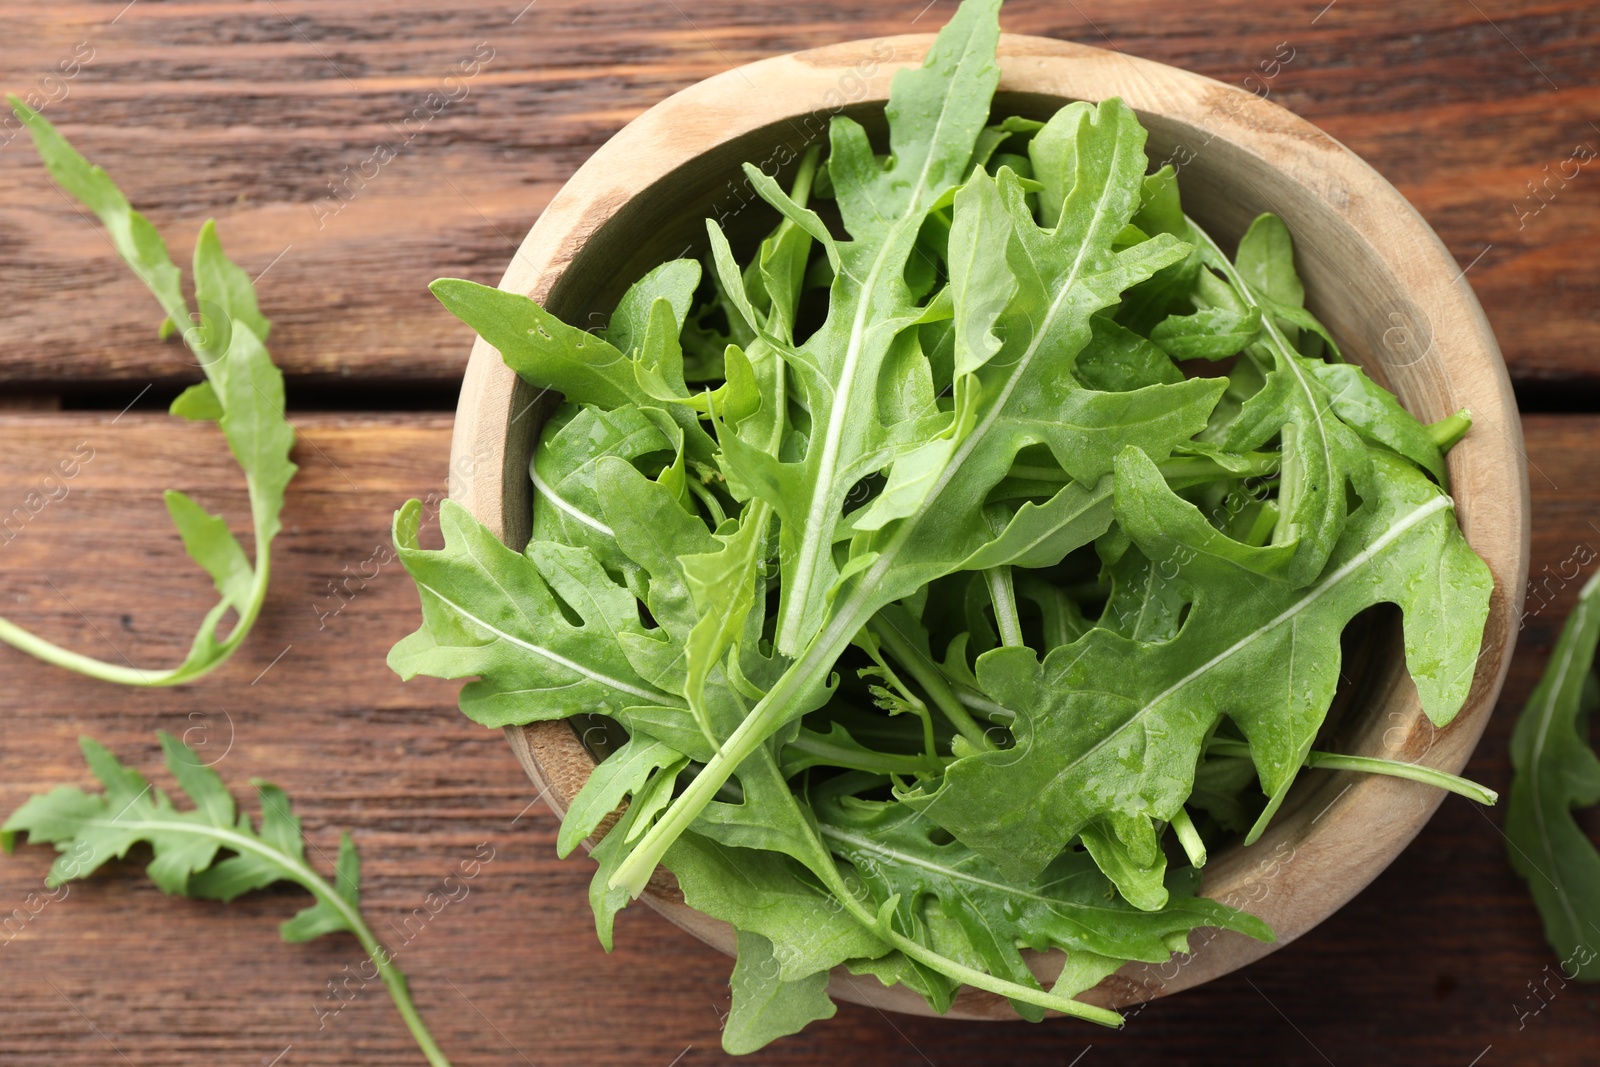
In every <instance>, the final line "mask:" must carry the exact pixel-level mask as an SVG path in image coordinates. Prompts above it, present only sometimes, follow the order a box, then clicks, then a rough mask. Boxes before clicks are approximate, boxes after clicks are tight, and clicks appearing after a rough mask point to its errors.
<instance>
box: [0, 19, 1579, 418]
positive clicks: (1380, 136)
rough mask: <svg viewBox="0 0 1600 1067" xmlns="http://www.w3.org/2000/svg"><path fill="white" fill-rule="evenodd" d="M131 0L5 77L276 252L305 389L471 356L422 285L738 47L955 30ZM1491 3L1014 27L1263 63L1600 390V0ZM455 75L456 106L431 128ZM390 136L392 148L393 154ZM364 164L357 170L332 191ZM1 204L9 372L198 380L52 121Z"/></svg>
mask: <svg viewBox="0 0 1600 1067" xmlns="http://www.w3.org/2000/svg"><path fill="white" fill-rule="evenodd" d="M123 3H124V0H105V2H96V3H88V2H82V0H77V2H70V3H64V4H57V5H50V6H48V7H40V6H28V5H15V6H13V7H10V8H7V9H6V10H5V11H4V12H3V13H0V33H3V34H4V39H5V40H6V42H7V59H8V62H7V65H6V75H5V79H4V82H5V87H6V88H9V89H13V90H16V91H18V92H21V93H23V94H24V95H26V94H27V93H29V92H33V93H34V94H36V95H35V99H36V101H39V102H43V103H44V104H45V113H46V115H47V116H49V117H50V118H52V119H53V120H55V121H58V122H59V123H61V124H62V125H63V127H64V128H65V129H66V130H67V132H68V133H69V134H70V135H71V136H72V137H73V138H74V139H75V140H76V141H77V142H78V143H79V144H80V145H81V147H83V148H84V149H85V150H86V151H87V152H89V153H90V154H91V155H92V156H93V158H95V159H97V160H99V161H101V162H102V163H104V164H105V165H106V166H107V167H108V168H109V169H110V170H111V171H112V173H113V174H114V175H115V176H116V177H117V178H118V179H119V181H121V182H122V183H123V184H124V185H125V187H126V188H127V190H128V192H129V194H130V196H131V197H132V198H133V200H134V201H135V203H137V204H138V205H140V206H142V207H144V208H146V209H148V211H149V213H150V214H151V216H152V218H153V219H154V220H155V221H156V222H157V224H158V225H160V226H161V227H162V228H163V229H164V231H165V232H166V233H167V234H168V236H169V237H170V238H171V242H172V246H173V248H174V250H175V252H176V254H177V255H178V257H179V259H180V260H183V259H186V258H187V254H188V248H189V246H190V243H191V242H192V239H193V235H194V233H195V231H196V230H197V229H198V226H199V224H200V223H201V222H202V221H203V220H204V219H205V218H206V217H208V216H216V217H217V218H218V219H219V227H220V232H221V234H222V237H223V240H224V242H225V244H226V245H227V247H228V248H229V250H230V251H231V252H232V253H233V254H234V255H235V256H236V257H237V258H238V259H239V260H240V262H242V263H243V264H244V265H245V266H246V268H247V269H249V270H250V271H251V272H252V273H258V272H261V271H263V270H268V268H270V270H269V271H268V273H267V274H266V276H265V277H264V278H263V279H262V292H263V300H264V305H265V307H266V310H267V311H268V313H269V314H270V315H272V316H273V318H274V319H275V321H276V323H277V329H276V331H275V333H274V338H273V347H274V351H275V354H276V356H277V358H278V359H279V361H280V362H281V363H282V365H283V366H284V368H285V370H286V372H287V373H288V374H289V376H290V377H291V380H293V381H294V382H296V383H299V384H302V385H316V384H323V385H330V384H334V383H340V382H348V381H349V380H350V378H351V377H352V376H355V375H360V376H361V381H362V382H363V383H377V382H383V381H387V382H391V383H393V382H413V383H415V382H440V383H445V382H453V381H455V380H456V379H457V378H458V377H459V374H460V371H461V368H462V366H463V365H464V363H465V359H466V354H467V351H468V348H469V347H470V344H469V340H470V339H469V335H468V333H467V331H466V330H465V329H464V328H461V327H460V326H459V325H457V324H456V323H455V322H454V321H453V320H452V319H450V317H449V316H448V315H446V314H444V313H443V312H442V311H441V310H440V309H439V308H438V307H437V306H436V305H435V304H434V302H433V300H432V299H431V297H429V296H428V294H427V292H426V290H425V288H424V286H425V285H426V284H427V282H428V281H430V280H432V279H433V278H435V277H437V276H440V275H463V276H467V277H471V278H474V279H478V280H483V281H493V280H495V279H497V278H498V277H499V275H500V273H501V272H502V270H503V269H504V267H505V264H506V262H507V260H508V259H509V257H510V256H511V254H512V252H513V250H514V248H515V245H516V243H517V242H518V241H520V240H521V238H522V235H523V234H524V233H525V232H526V231H527V229H528V227H529V226H530V225H531V224H532V222H533V220H534V219H535V218H537V217H538V215H539V212H540V211H541V210H542V209H543V207H544V205H545V204H546V203H547V202H548V201H549V199H550V197H551V196H552V195H553V194H554V192H555V190H556V189H558V188H559V187H560V185H561V183H562V182H563V181H564V180H565V179H566V177H567V176H568V175H570V174H571V173H572V171H573V170H574V169H575V168H576V167H577V166H578V164H579V163H581V162H582V161H583V159H584V158H586V157H587V156H588V155H589V154H590V152H592V151H593V149H594V148H595V147H596V146H597V145H598V144H600V143H601V142H603V141H604V140H605V139H606V138H607V137H609V136H610V135H611V134H612V133H613V132H615V131H616V130H617V129H618V128H619V127H620V126H621V125H622V124H623V123H625V122H626V121H628V120H629V119H630V118H632V117H633V116H634V115H636V114H638V113H639V112H640V111H642V110H643V109H645V108H646V107H648V106H650V105H651V104H652V103H654V102H655V101H657V100H659V99H661V98H662V97H663V96H665V95H667V94H668V93H671V92H673V91H675V90H676V89H679V88H682V87H683V86H684V85H687V84H689V83H691V82H693V81H695V80H698V79H700V78H703V77H706V76H708V75H710V74H714V73H716V72H718V71H721V70H724V69H726V68H727V67H728V66H730V65H732V64H736V63H742V62H747V61H749V60H752V59H756V58H760V57H763V56H767V55H771V54H773V53H776V52H782V51H789V50H793V49H797V48H805V47H812V46H816V45H822V44H827V43H831V42H835V41H839V40H844V39H850V38H860V37H875V36H882V35H889V34H897V33H903V32H907V31H908V30H915V29H919V28H932V27H933V26H935V25H937V23H938V22H939V21H940V20H941V19H942V18H943V17H944V14H945V10H944V9H948V7H949V5H948V4H946V5H940V6H936V7H934V8H933V9H932V10H930V11H927V12H926V14H925V15H923V16H920V17H918V11H919V9H921V8H922V5H921V4H908V5H905V6H904V7H903V8H902V7H901V6H900V5H875V6H873V7H872V8H870V9H868V10H862V9H861V7H860V5H850V4H844V3H841V2H838V0H826V2H823V3H818V4H810V5H806V6H805V7H804V8H796V7H794V6H793V5H790V4H779V3H776V2H775V0H755V2H741V3H731V2H729V0H708V2H706V3H700V4H696V5H694V8H693V10H692V12H686V9H682V6H681V5H675V4H662V3H658V2H655V0H615V2H610V3H607V4H605V5H603V6H602V5H591V4H583V3H575V2H571V0H568V2H561V0H555V2H552V0H542V2H540V3H538V4H536V5H530V6H528V7H527V8H522V5H521V4H520V3H518V2H516V0H509V2H507V3H505V4H491V5H484V4H481V3H477V2H469V0H403V2H399V3H394V4H389V5H385V6H384V7H383V8H381V9H378V10H373V9H371V8H367V7H360V6H350V5H336V4H333V3H330V2H328V0H284V2H282V3H273V4H265V5H263V4H242V3H231V2H221V0H216V2H187V3H163V4H155V3H148V2H146V3H137V4H135V5H132V6H131V7H129V8H128V9H127V10H126V11H124V12H122V14H121V15H120V16H118V13H119V11H121V10H122V8H123ZM1480 7H1481V5H1480ZM1493 7H1494V9H1493V10H1492V11H1491V10H1489V8H1487V7H1482V8H1481V10H1480V8H1477V7H1474V6H1473V5H1470V4H1466V5H1463V4H1458V3H1453V2H1446V0H1430V2H1427V3H1421V4H1406V5H1399V4H1388V5H1351V4H1338V5H1328V6H1327V8H1326V9H1324V5H1323V4H1322V3H1321V2H1320V0H1313V2H1310V3H1296V4H1292V5H1288V6H1284V7H1280V8H1278V9H1275V10H1273V11H1270V12H1269V11H1266V10H1264V9H1260V8H1259V7H1258V6H1256V5H1248V4H1243V3H1231V4H1220V5H1206V6H1205V7H1204V8H1203V9H1195V8H1193V7H1192V6H1188V5H1181V6H1173V5H1171V4H1165V3H1157V2H1155V0H1128V2H1123V3H1118V4H1105V3H1100V4H1071V5H1065V6H1062V5H1057V4H1052V3H1047V2H1045V0H1013V2H1012V3H1009V4H1008V5H1007V6H1006V10H1005V14H1004V24H1005V26H1006V28H1007V29H1008V30H1011V31H1013V32H1018V33H1036V34H1046V35H1051V36H1057V37H1064V38H1070V39H1074V40H1078V41H1081V42H1084V43H1088V44H1095V45H1100V46H1111V47H1116V48H1120V49H1123V50H1126V51H1128V52H1131V53H1134V54H1138V55H1143V56H1147V57H1150V58H1153V59H1158V60H1161V61H1164V62H1169V63H1175V64H1178V65H1181V66H1185V67H1188V68H1190V69H1193V70H1197V71H1199V72H1201V73H1204V74H1208V75H1211V76H1213V77H1216V78H1219V79H1221V80H1224V81H1227V82H1231V83H1235V84H1239V83H1244V82H1245V79H1246V78H1253V79H1254V80H1253V81H1251V82H1249V83H1248V84H1249V86H1250V87H1251V88H1252V89H1256V90H1257V91H1265V92H1268V93H1270V95H1271V96H1272V97H1273V98H1274V99H1277V100H1279V101H1281V102H1282V103H1283V104H1285V105H1286V106H1288V107H1290V108H1291V109H1293V110H1295V111H1298V112H1299V113H1301V114H1303V115H1305V116H1306V117H1307V118H1309V119H1311V120H1312V121H1314V122H1317V123H1318V124H1320V125H1321V126H1323V127H1324V128H1325V129H1327V130H1328V131H1329V132H1330V133H1332V134H1333V135H1334V136H1336V137H1338V138H1340V139H1341V140H1344V141H1345V142H1346V143H1348V144H1349V145H1351V147H1352V148H1354V149H1355V150H1356V151H1357V152H1358V153H1360V154H1362V155H1363V156H1364V157H1365V158H1367V159H1368V160H1369V161H1370V162H1371V163H1372V164H1373V165H1374V166H1376V167H1377V168H1378V169H1379V170H1380V171H1381V172H1383V173H1384V174H1385V175H1386V176H1388V177H1389V178H1390V179H1391V180H1392V181H1394V182H1395V183H1396V184H1397V185H1398V186H1399V187H1400V188H1401V190H1402V191H1403V192H1405V193H1406V194H1407V195H1408V196H1409V197H1410V198H1411V199H1412V200H1413V202H1414V203H1415V204H1416V205H1417V207H1418V208H1419V209H1420V210H1421V211H1422V213H1423V215H1424V216H1425V217H1427V218H1428V219H1429V221H1430V222H1432V223H1433V225H1434V226H1435V227H1436V228H1437V229H1438V231H1439V234H1440V236H1441V237H1442V238H1443V239H1444V241H1445V243H1446V245H1448V246H1449V248H1450V249H1451V250H1452V252H1453V253H1454V254H1455V255H1456V257H1457V259H1458V261H1459V262H1460V263H1461V265H1462V266H1463V267H1467V266H1469V265H1471V270H1470V271H1469V272H1468V274H1467V277H1468V279H1469V280H1470V281H1471V283H1472V284H1473V285H1474V287H1476V289H1477V290H1478V292H1479V294H1480V297H1481V298H1482V300H1483V302H1484V305H1485V307H1486V309H1487V310H1488V312H1489V316H1490V319H1491V321H1492V322H1493V323H1494V325H1495V327H1496V328H1497V330H1498V332H1499V336H1500V340H1501V344H1502V346H1503V347H1504V349H1505V351H1506V356H1507V359H1508V362H1509V363H1510V365H1511V367H1512V372H1513V374H1514V375H1515V376H1516V377H1517V379H1518V380H1519V381H1520V382H1522V383H1524V384H1527V385H1530V386H1532V387H1534V388H1536V389H1537V388H1542V389H1543V390H1544V391H1543V392H1542V393H1540V394H1539V395H1540V396H1541V397H1544V398H1550V397H1552V396H1556V394H1555V393H1554V392H1553V389H1554V387H1555V386H1558V385H1560V386H1566V385H1577V386H1582V387H1584V388H1593V387H1595V386H1597V385H1600V368H1597V366H1596V364H1595V362H1594V360H1593V359H1592V357H1591V355H1590V352H1591V349H1592V339H1593V336H1594V311H1593V309H1594V308H1595V307H1596V306H1597V305H1600V299H1597V297H1600V290H1597V286H1600V282H1597V281H1596V276H1595V273H1594V271H1593V269H1592V256H1591V254H1590V252H1589V250H1590V249H1591V248H1592V247H1593V242H1594V240H1595V238H1596V237H1597V236H1600V179H1596V177H1595V176H1594V175H1592V174H1590V173H1589V171H1590V170H1592V169H1593V167H1592V166H1587V167H1576V164H1574V163H1570V162H1569V163H1567V170H1568V171H1569V172H1571V171H1573V170H1574V168H1575V167H1576V173H1575V174H1574V175H1573V176H1571V177H1570V178H1563V177H1562V176H1561V171H1562V165H1563V163H1564V162H1566V161H1568V160H1570V159H1571V158H1572V153H1573V151H1574V149H1575V148H1576V146H1577V145H1579V144H1585V145H1587V146H1588V148H1589V149H1591V150H1600V131H1597V130H1596V129H1595V128H1594V127H1593V126H1591V125H1590V117H1591V116H1592V115H1594V114H1595V113H1596V111H1597V104H1600V88H1597V87H1596V85H1595V82H1594V79H1593V77H1592V72H1593V70H1594V69H1595V66H1596V63H1597V62H1600V13H1597V11H1596V9H1595V8H1594V7H1593V6H1592V5H1589V4H1586V3H1582V2H1580V0H1554V2H1537V0H1518V2H1516V3H1506V4H1497V5H1494V6H1493ZM1319 12H1320V14H1319ZM1491 17H1492V19H1493V21H1492V22H1491V21H1490V19H1491ZM691 19H692V21H691ZM80 42H81V44H80ZM1280 45H1284V46H1286V47H1287V48H1288V49H1289V50H1292V58H1291V59H1290V60H1289V61H1288V62H1287V63H1282V64H1280V65H1278V66H1276V67H1274V66H1272V65H1271V64H1272V62H1273V59H1274V56H1275V55H1277V56H1283V55H1288V54H1289V53H1288V52H1284V51H1281V50H1280V47H1279V46H1280ZM463 63H465V64H467V69H476V71H477V73H476V74H475V75H471V76H464V75H463V73H462V72H463V68H462V67H461V64H463ZM474 63H476V67H475V68H474V67H473V64H474ZM1263 63H1266V64H1268V70H1267V71H1263V70H1262V69H1261V65H1262V64H1263ZM63 64H65V66H63ZM63 71H73V72H75V73H73V74H72V76H70V77H69V76H66V75H65V74H64V73H63ZM1268 72H1270V73H1272V74H1273V75H1274V76H1273V77H1270V78H1268V77H1267V76H1266V74H1267V73H1268ZM452 76H454V77H458V78H460V79H461V80H460V81H452V82H449V83H447V82H446V79H447V78H450V77H452ZM430 93H440V94H446V93H448V94H450V95H453V96H455V97H456V100H455V102H453V103H449V104H448V105H447V106H444V107H443V108H442V109H441V110H439V112H438V114H437V115H435V116H433V117H431V118H427V112H426V110H425V111H424V112H423V117H422V118H415V119H411V124H410V125H409V126H406V125H404V124H405V123H406V122H407V120H408V119H409V118H411V116H413V114H414V113H415V111H416V109H417V108H419V107H426V106H427V105H428V101H429V94H430ZM438 99H442V96H441V97H440V98H438ZM435 106H437V99H436V101H435ZM424 119H426V121H424ZM3 136H5V134H0V137H3ZM380 145H387V146H390V147H392V148H393V149H394V150H395V152H396V155H395V157H394V158H393V159H392V160H390V161H387V162H383V163H379V162H376V161H374V153H375V151H376V150H377V149H378V147H379V146H380ZM1547 166H1548V167H1549V168H1550V169H1551V170H1550V172H1551V173H1554V174H1555V175H1556V178H1555V179H1554V180H1553V181H1552V182H1551V183H1550V184H1549V185H1548V186H1546V185H1545V184H1544V183H1545V181H1546V171H1545V169H1544V168H1546V167H1547ZM363 167H365V174H366V176H365V177H364V178H363V177H361V175H362V174H363ZM347 168H348V169H347ZM350 174H355V175H357V176H358V177H356V178H354V179H351V181H350V185H349V187H348V188H349V190H352V191H349V192H344V193H341V195H340V197H339V198H331V197H332V194H331V193H330V183H333V185H334V186H338V185H340V183H342V182H344V181H345V180H346V177H347V175H350ZM1529 182H1533V183H1535V185H1536V186H1538V197H1539V198H1540V199H1531V198H1530V197H1532V196H1533V193H1532V192H1530V189H1529V186H1528V183H1529ZM346 201H347V202H346ZM1546 201H1547V204H1546V206H1544V207H1542V208H1540V204H1541V203H1544V202H1546ZM0 205H3V206H0V277H3V278H4V279H5V281H6V283H7V287H8V297H9V306H8V317H9V320H10V321H9V325H8V328H7V331H6V334H5V340H6V344H5V346H4V350H3V351H0V383H9V384H11V385H12V386H13V387H15V386H17V385H18V384H20V383H33V384H34V385H39V386H43V387H46V388H56V389H61V388H65V389H68V390H71V389H74V388H82V383H83V382H84V381H85V380H87V379H92V380H95V381H99V382H105V381H107V380H115V381H121V382H126V383H128V384H129V385H130V386H131V389H130V395H131V394H132V392H133V391H136V390H137V389H138V388H141V387H142V386H143V385H144V384H145V383H147V382H151V381H163V382H174V381H179V380H187V379H191V378H193V377H195V372H194V368H193V367H191V366H188V365H187V364H186V362H185V359H184V356H183V353H182V350H181V348H180V347H178V346H177V345H176V343H175V342H173V343H169V344H166V345H163V344H161V343H159V342H157V341H156V340H155V336H154V333H155V324H156V320H157V318H158V317H159V316H158V314H157V313H156V312H155V310H154V305H153V303H152V302H151V301H150V300H149V298H148V297H147V296H146V295H145V294H144V293H143V292H142V291H141V290H140V289H139V286H138V285H137V283H136V282H134V281H133V280H132V279H131V278H130V277H128V276H127V274H126V271H124V270H123V268H122V267H121V266H120V264H118V263H116V262H115V261H114V260H113V259H112V258H111V257H110V255H109V249H108V246H107V245H106V243H105V242H104V241H103V240H102V239H101V238H100V237H99V236H98V235H97V234H96V232H95V230H94V228H93V227H92V226H89V225H88V224H86V223H85V222H83V221H82V220H81V219H79V218H78V216H77V214H76V212H75V210H74V209H73V208H72V207H71V206H70V205H68V204H67V203H66V202H64V200H63V199H62V197H61V196H59V195H58V194H57V193H56V192H55V191H54V190H53V189H52V188H51V187H50V186H49V184H48V182H47V181H46V179H45V178H44V176H43V174H42V172H41V170H40V169H39V167H38V166H37V164H36V163H35V162H34V161H33V158H32V154H31V151H30V150H29V149H28V147H27V145H26V142H25V140H15V141H12V142H11V143H9V144H7V145H6V146H5V147H4V148H0ZM1536 208H1539V210H1538V211H1537V214H1533V212H1534V210H1535V209H1536ZM1480 254H1481V258H1480ZM280 256H281V258H280ZM91 308H92V309H93V310H92V312H91V310H90V309H91ZM442 396H443V394H441V397H442Z"/></svg>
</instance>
